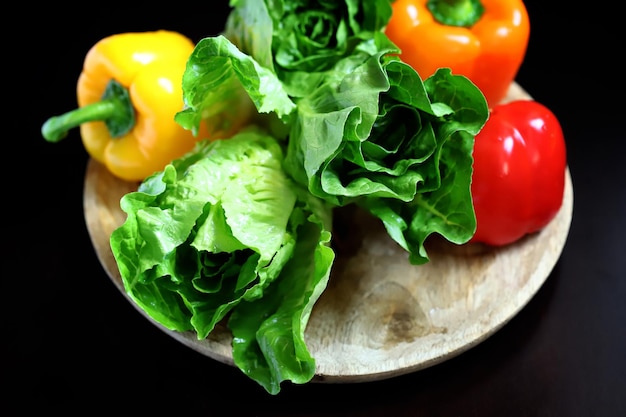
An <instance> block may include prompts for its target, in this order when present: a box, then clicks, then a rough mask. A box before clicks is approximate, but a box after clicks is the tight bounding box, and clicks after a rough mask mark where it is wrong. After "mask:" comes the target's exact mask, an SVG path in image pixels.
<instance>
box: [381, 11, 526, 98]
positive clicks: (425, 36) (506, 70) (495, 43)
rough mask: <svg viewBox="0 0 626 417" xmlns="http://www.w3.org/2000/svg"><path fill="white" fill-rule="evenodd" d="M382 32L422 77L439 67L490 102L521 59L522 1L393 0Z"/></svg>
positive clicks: (505, 86)
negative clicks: (470, 83) (465, 80)
mask: <svg viewBox="0 0 626 417" xmlns="http://www.w3.org/2000/svg"><path fill="white" fill-rule="evenodd" d="M392 7H393V14H392V16H391V19H390V20H389V24H388V25H387V28H386V29H385V33H386V34H387V35H388V36H389V38H390V39H391V40H392V41H393V42H394V43H395V44H396V45H398V47H399V48H400V49H401V51H402V53H401V55H400V56H401V58H402V59H403V60H404V61H405V62H407V63H408V64H410V65H411V66H413V67H414V68H415V69H416V70H417V72H418V73H419V74H420V75H421V76H422V77H428V76H430V75H431V74H433V73H434V72H435V71H436V70H437V69H438V68H440V67H449V68H451V69H452V72H453V73H455V74H463V75H465V76H467V77H468V78H470V79H471V80H472V81H473V82H474V83H475V84H476V85H477V86H478V87H479V88H480V90H481V91H482V92H483V94H484V95H485V97H486V99H487V102H488V103H489V105H490V106H494V105H496V104H498V103H500V102H501V101H502V99H504V97H505V96H506V93H507V91H508V88H509V86H510V84H511V82H513V80H514V79H515V76H516V75H517V72H518V70H519V68H520V66H521V64H522V61H523V60H524V56H525V54H526V49H527V46H528V39H529V35H530V22H529V18H528V13H527V10H526V7H525V5H524V2H523V1H522V0H395V1H393V2H392Z"/></svg>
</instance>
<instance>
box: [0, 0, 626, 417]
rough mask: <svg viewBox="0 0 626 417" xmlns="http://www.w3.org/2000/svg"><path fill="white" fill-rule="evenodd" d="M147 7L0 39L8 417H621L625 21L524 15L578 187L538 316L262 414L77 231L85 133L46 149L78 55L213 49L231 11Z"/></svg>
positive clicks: (536, 0) (217, 5) (294, 391)
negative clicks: (132, 35)
mask: <svg viewBox="0 0 626 417" xmlns="http://www.w3.org/2000/svg"><path fill="white" fill-rule="evenodd" d="M128 3H129V2H128ZM155 4H156V2H135V3H134V4H132V5H129V4H124V3H121V4H116V3H112V2H108V3H94V4H90V5H89V11H87V10H86V9H85V10H82V9H70V8H69V7H64V6H59V3H58V2H49V3H47V4H45V5H38V6H37V7H36V8H35V7H34V6H33V7H32V10H29V8H30V7H31V6H29V5H28V4H21V5H20V4H18V5H16V7H17V10H16V11H14V12H13V15H11V16H9V15H8V14H7V16H5V21H8V20H11V19H12V18H13V17H15V19H16V24H17V25H18V26H19V27H20V29H19V30H17V31H13V32H11V33H7V34H6V35H5V40H6V42H5V45H4V46H5V48H4V49H5V50H4V54H5V58H4V60H3V66H4V70H5V76H4V89H3V90H4V93H5V94H4V97H3V99H4V100H3V101H4V107H3V112H4V114H5V117H4V121H5V123H9V129H8V131H7V130H5V134H4V135H5V137H4V151H2V155H3V158H2V159H3V162H4V165H3V167H4V170H3V176H2V177H3V191H4V193H3V197H2V202H3V204H2V205H3V209H4V211H3V212H4V213H5V214H4V219H5V227H4V228H3V244H2V256H3V262H2V265H3V267H4V273H3V284H4V285H2V289H1V291H2V293H1V294H2V299H3V303H2V306H3V310H4V314H3V322H4V326H2V345H3V350H2V351H3V352H4V353H3V355H2V369H1V370H0V377H1V378H2V380H3V381H2V382H3V387H4V388H3V389H2V390H1V391H0V396H1V398H2V401H1V403H0V409H2V410H5V411H6V412H3V414H4V415H7V416H8V415H24V414H31V413H32V412H34V411H35V410H41V411H43V412H48V411H49V412H61V413H66V412H67V413H70V412H72V413H80V414H83V415H91V414H95V413H96V412H102V413H115V415H130V414H136V415H150V414H152V415H162V414H174V413H175V415H185V416H191V415H226V414H228V415H250V416H563V417H565V416H622V415H626V399H625V397H624V393H625V392H626V301H625V300H626V267H625V266H626V251H625V250H624V245H623V239H624V236H626V175H625V174H624V167H625V166H626V146H625V145H624V141H625V140H626V134H625V133H624V130H623V124H624V123H623V120H624V112H625V108H624V79H625V78H624V71H623V66H622V63H621V62H618V57H619V56H620V55H623V50H624V46H625V42H624V35H623V25H620V24H618V14H617V13H614V12H611V11H610V10H607V8H606V7H602V8H600V5H601V3H596V4H593V3H592V4H588V3H586V4H583V5H582V6H581V7H574V6H573V3H571V2H569V1H564V0H552V1H545V0H528V1H527V2H526V5H527V8H528V12H529V15H530V18H531V38H530V43H529V46H528V51H527V55H526V59H525V61H524V64H523V65H522V68H521V69H520V72H519V74H518V77H517V81H518V82H519V83H520V84H521V85H522V86H523V87H524V88H525V89H526V90H527V91H528V92H529V93H530V94H531V95H532V96H533V97H534V98H535V99H536V100H537V101H539V102H542V103H543V104H545V105H547V106H548V107H549V108H551V109H552V110H553V111H554V113H555V114H556V115H557V117H558V118H559V120H560V121H561V124H562V127H563V130H564V132H565V137H566V141H567V147H568V161H569V167H570V171H571V174H572V178H573V183H574V215H573V221H572V225H571V229H570V234H569V237H568V241H567V243H566V246H565V249H564V251H563V253H562V256H561V258H560V260H559V262H558V263H557V265H556V267H555V268H554V270H553V272H552V274H551V275H550V277H549V278H548V279H547V281H546V283H545V284H544V285H543V287H542V288H541V289H540V291H539V292H538V293H537V294H536V296H535V297H534V298H533V299H532V300H531V301H530V302H529V304H528V305H527V306H526V307H525V308H524V309H523V310H522V311H521V312H520V313H519V314H518V315H516V316H515V317H514V318H513V319H512V320H511V321H510V322H509V323H508V324H507V325H506V326H504V328H502V329H501V330H500V331H498V332H497V333H496V334H495V335H493V336H492V337H490V338H489V339H488V340H486V341H484V342H483V343H481V344H480V345H478V346H476V347H474V348H472V349H470V350H469V351H467V352H465V353H463V354H462V355H460V356H458V357H456V358H454V359H451V360H449V361H447V362H444V363H442V364H439V365H436V366H434V367H431V368H428V369H425V370H422V371H419V372H416V373H413V374H409V375H405V376H401V377H397V378H393V379H389V380H384V381H378V382H370V383H361V384H319V383H312V384H306V385H302V386H293V385H289V384H284V385H283V388H282V391H281V393H280V394H279V395H277V396H270V395H269V394H267V393H265V391H264V390H263V389H262V388H261V387H260V386H258V385H257V384H256V383H255V382H253V381H251V380H249V379H248V378H247V377H245V376H243V374H241V373H240V371H239V370H238V369H236V368H234V367H230V366H228V365H224V364H222V363H219V362H216V361H213V360H211V359H209V358H207V357H204V356H202V355H201V354H199V353H197V352H195V351H193V350H191V349H189V348H187V347H185V346H183V345H182V344H180V343H179V342H177V341H175V340H174V339H172V338H170V337H169V336H167V335H166V334H164V333H162V332H161V331H160V330H159V329H157V328H156V327H155V326H153V325H152V324H150V323H149V322H148V321H147V320H146V319H144V318H143V316H141V315H140V314H139V313H138V312H137V311H136V310H135V309H134V308H133V307H132V306H131V305H130V304H129V303H128V302H127V301H126V299H125V298H124V297H123V296H122V294H120V293H119V291H118V290H117V289H116V288H115V287H114V285H113V284H112V283H111V281H110V279H109V278H108V276H107V275H106V274H105V272H104V271H103V269H102V267H101V266H100V264H99V262H98V260H97V258H96V255H95V253H94V250H93V248H92V246H91V243H90V240H89V236H88V233H87V229H86V226H85V221H84V217H83V207H82V193H83V188H82V187H83V179H84V172H85V168H86V163H87V159H88V157H87V154H86V152H85V150H84V148H83V147H82V144H81V142H80V139H79V133H78V131H77V130H75V131H73V132H71V133H70V135H69V136H68V138H66V139H65V140H64V141H63V142H61V143H58V144H50V143H47V142H45V141H44V140H43V138H42V137H41V135H40V127H41V125H42V123H43V122H44V121H45V120H46V119H47V118H48V117H50V116H52V115H56V114H60V113H63V112H66V111H68V110H70V109H72V108H74V107H75V106H76V103H75V86H76V79H77V77H78V74H79V73H80V71H81V67H82V61H83V58H84V54H85V53H86V52H87V50H88V49H89V48H90V47H91V46H92V45H93V44H94V43H95V42H97V41H98V40H99V39H101V38H103V37H105V36H107V35H110V34H114V33H119V32H129V31H144V30H155V29H170V30H177V31H180V32H182V33H184V34H186V35H187V36H189V37H190V38H192V39H193V40H194V41H198V40H199V39H201V38H202V37H205V36H211V35H215V34H217V33H218V32H219V31H220V30H221V29H222V27H223V22H224V18H225V16H226V13H227V11H228V4H227V2H226V1H220V2H209V1H205V2H177V3H170V4H167V5H165V6H163V5H160V6H158V7H157V6H155ZM20 9H22V10H21V11H20ZM34 14H37V15H38V16H41V17H42V18H41V19H37V20H38V21H40V22H39V23H37V24H35V23H34V20H33V19H32V16H33V15H34ZM5 23H7V22H5ZM3 30H4V31H5V32H6V31H7V30H6V29H3Z"/></svg>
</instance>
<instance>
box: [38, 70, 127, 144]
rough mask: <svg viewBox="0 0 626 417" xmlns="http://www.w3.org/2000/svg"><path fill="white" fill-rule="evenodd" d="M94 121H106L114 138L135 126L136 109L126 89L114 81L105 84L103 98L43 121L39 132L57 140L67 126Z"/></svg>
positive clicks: (68, 128)
mask: <svg viewBox="0 0 626 417" xmlns="http://www.w3.org/2000/svg"><path fill="white" fill-rule="evenodd" d="M94 121H102V122H105V123H106V125H107V128H108V129H109V133H110V134H111V137H113V138H117V137H120V136H123V135H125V134H126V133H128V132H129V131H130V130H131V129H132V128H133V126H134V125H135V109H134V108H133V105H132V103H131V100H130V96H129V94H128V90H127V89H126V88H124V87H123V86H122V85H121V84H119V83H118V82H117V81H115V80H111V81H110V82H109V83H108V85H107V88H106V90H105V92H104V94H103V95H102V100H100V101H98V102H96V103H92V104H89V105H86V106H83V107H79V108H78V109H75V110H72V111H70V112H67V113H64V114H62V115H60V116H54V117H51V118H49V119H48V120H46V122H45V123H44V124H43V126H42V127H41V134H42V135H43V137H44V139H46V140H47V141H48V142H59V141H60V140H62V139H63V138H65V137H66V136H67V133H68V131H69V130H70V129H72V128H75V127H78V126H80V125H81V124H83V123H86V122H94Z"/></svg>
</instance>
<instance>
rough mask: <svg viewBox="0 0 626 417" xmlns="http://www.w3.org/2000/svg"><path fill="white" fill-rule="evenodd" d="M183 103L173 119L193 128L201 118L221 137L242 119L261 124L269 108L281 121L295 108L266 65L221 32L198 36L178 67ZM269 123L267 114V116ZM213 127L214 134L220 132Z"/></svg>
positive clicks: (237, 127) (197, 126) (284, 120)
mask: <svg viewBox="0 0 626 417" xmlns="http://www.w3.org/2000/svg"><path fill="white" fill-rule="evenodd" d="M182 88H183V101H184V103H185V108H184V109H183V110H181V111H180V112H178V113H177V114H176V115H175V120H176V122H177V123H178V124H180V125H181V126H182V127H184V128H185V129H188V130H192V131H194V132H197V131H198V130H199V129H200V128H201V126H202V124H204V125H206V126H207V127H208V129H209V131H216V132H220V133H221V132H227V133H226V134H223V133H221V136H222V137H228V136H229V135H231V134H234V133H235V132H236V131H237V130H238V129H240V128H242V127H243V126H245V125H247V124H252V123H255V124H261V123H260V122H259V120H257V119H258V116H259V114H268V113H271V114H272V115H273V116H276V117H277V118H278V119H279V120H280V121H281V122H283V123H286V122H287V121H288V119H289V116H290V114H291V113H292V112H293V111H294V109H295V104H294V103H293V101H292V100H291V98H290V97H289V96H288V95H287V93H286V91H285V89H284V88H283V84H282V83H281V81H280V80H279V79H278V78H277V77H276V75H275V74H274V73H273V72H272V71H271V70H270V69H268V68H266V67H263V66H262V65H260V64H259V63H258V62H257V61H256V60H254V59H253V58H252V57H250V56H249V55H247V54H244V53H242V52H241V51H240V50H239V49H238V48H237V47H236V46H235V45H234V44H233V43H232V42H231V41H230V40H228V39H227V38H225V37H224V36H215V37H208V38H204V39H201V40H200V41H199V42H198V43H197V44H196V46H195V48H194V50H193V52H192V54H191V56H190V57H189V59H188V61H187V66H186V68H185V72H184V73H183V85H182ZM266 119H267V120H266V123H267V125H268V126H272V125H271V124H270V123H271V121H272V119H271V118H266ZM220 133H214V134H213V136H219V135H220Z"/></svg>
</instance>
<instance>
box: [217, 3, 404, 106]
mask: <svg viewBox="0 0 626 417" xmlns="http://www.w3.org/2000/svg"><path fill="white" fill-rule="evenodd" d="M231 5H232V6H234V9H233V11H232V12H231V13H230V15H229V17H228V20H227V22H226V26H225V29H224V34H225V36H226V37H228V38H229V39H230V40H231V41H232V42H233V43H234V44H235V45H237V46H238V47H239V49H240V50H241V51H242V52H244V53H246V54H248V55H250V56H252V57H253V58H254V59H255V60H256V61H257V62H258V63H259V64H260V65H261V66H263V67H265V68H268V69H270V70H271V71H273V72H274V73H276V74H277V76H278V78H279V79H280V80H281V81H282V82H283V84H284V88H285V89H286V91H288V92H289V95H290V96H292V97H301V96H304V95H307V94H308V92H309V91H310V89H311V88H312V87H314V86H315V85H316V84H317V83H319V82H320V81H323V79H324V77H325V76H326V72H327V71H328V70H330V69H332V68H333V67H334V66H335V65H336V64H337V62H339V61H340V60H342V59H344V58H346V57H349V56H351V55H352V54H353V53H354V51H355V50H356V49H357V47H358V46H359V45H360V44H361V43H363V42H368V41H369V40H370V39H371V38H372V36H373V34H374V33H377V32H381V31H382V30H383V28H384V27H385V26H386V25H387V22H388V21H389V18H390V17H391V11H392V10H391V4H390V2H389V0H324V1H312V0H299V1H293V0H291V1H289V0H265V1H259V0H231Z"/></svg>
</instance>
